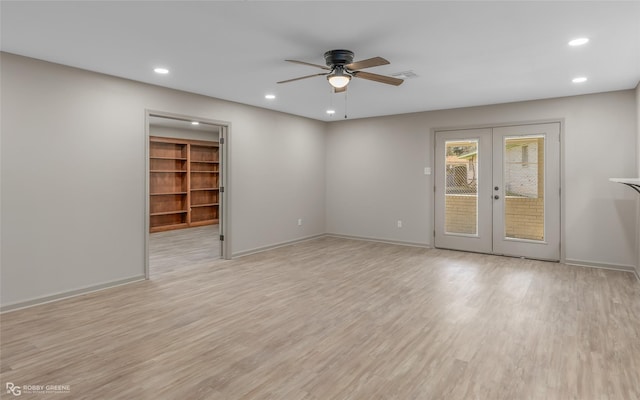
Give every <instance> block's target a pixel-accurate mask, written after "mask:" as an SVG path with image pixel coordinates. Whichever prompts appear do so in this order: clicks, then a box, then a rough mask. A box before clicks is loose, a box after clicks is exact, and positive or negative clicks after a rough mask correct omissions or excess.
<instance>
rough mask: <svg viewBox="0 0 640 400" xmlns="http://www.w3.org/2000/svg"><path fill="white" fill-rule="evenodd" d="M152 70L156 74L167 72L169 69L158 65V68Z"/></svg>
mask: <svg viewBox="0 0 640 400" xmlns="http://www.w3.org/2000/svg"><path fill="white" fill-rule="evenodd" d="M153 72H155V73H156V74H168V73H169V70H168V69H166V68H162V67H158V68H154V69H153Z"/></svg>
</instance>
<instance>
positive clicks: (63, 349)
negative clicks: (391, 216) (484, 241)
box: [0, 237, 640, 400]
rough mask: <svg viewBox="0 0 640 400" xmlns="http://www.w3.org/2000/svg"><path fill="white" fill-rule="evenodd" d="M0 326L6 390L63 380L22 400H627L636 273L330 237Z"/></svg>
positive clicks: (638, 375) (636, 379) (636, 392)
mask: <svg viewBox="0 0 640 400" xmlns="http://www.w3.org/2000/svg"><path fill="white" fill-rule="evenodd" d="M1 322H2V328H1V333H2V336H1V342H2V344H1V357H2V361H1V370H0V372H1V383H2V389H4V386H5V383H6V382H12V383H14V384H16V385H25V384H42V385H47V384H64V385H70V386H71V388H70V389H71V393H69V394H56V395H50V396H49V397H46V396H43V395H33V396H30V395H25V394H23V395H22V396H21V398H35V399H42V398H54V399H154V400H155V399H224V400H236V399H237V400H239V399H243V400H244V399H256V400H257V399H284V400H332V399H336V400H338V399H340V400H344V399H362V400H373V399H398V400H411V399H415V400H418V399H420V400H423V399H424V400H432V399H447V400H455V399H465V400H466V399H483V400H485V399H486V400H500V399H509V400H514V399H545V400H553V399H562V400H567V399H579V400H590V399H594V400H595V399H598V400H604V399H611V400H613V399H616V400H617V399H630V400H634V399H639V398H640V284H639V283H638V282H637V280H636V278H635V277H634V276H633V275H632V274H630V273H625V272H617V271H608V270H599V269H589V268H581V267H572V266H566V265H561V264H555V263H546V262H540V261H532V260H522V259H514V258H503V257H495V256H487V255H479V254H471V253H461V252H454V251H445V250H428V249H422V248H412V247H403V246H396V245H390V244H383V243H373V242H366V241H356V240H347V239H339V238H331V237H325V238H320V239H315V240H310V241H307V242H302V243H297V244H295V245H291V246H286V247H282V248H278V249H274V250H270V251H266V252H262V253H258V254H254V255H249V256H246V257H241V258H238V259H235V260H232V261H223V260H216V261H212V262H209V263H197V264H194V265H191V266H189V265H185V266H183V267H182V268H179V269H178V268H165V269H163V270H160V271H159V272H158V273H152V279H151V280H149V281H144V282H138V283H133V284H129V285H125V286H121V287H117V288H112V289H109V290H104V291H100V292H96V293H92V294H88V295H84V296H79V297H75V298H71V299H67V300H62V301H59V302H55V303H51V304H45V305H41V306H37V307H33V308H29V309H24V310H19V311H15V312H10V313H6V314H3V315H2V316H1ZM2 393H3V394H4V396H7V398H12V397H9V396H10V395H7V394H6V393H5V391H4V390H3V391H2Z"/></svg>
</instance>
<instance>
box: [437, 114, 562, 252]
mask: <svg viewBox="0 0 640 400" xmlns="http://www.w3.org/2000/svg"><path fill="white" fill-rule="evenodd" d="M548 123H556V124H558V125H559V129H560V132H559V142H560V143H559V153H558V157H559V160H558V161H559V171H558V174H559V188H560V196H559V197H560V199H559V201H560V207H559V210H560V216H559V218H560V233H559V246H560V259H559V261H560V263H565V262H566V246H565V245H564V244H565V243H566V236H565V232H566V221H565V215H566V213H565V204H566V201H565V198H566V194H565V191H564V190H562V188H563V187H564V186H565V157H564V149H565V146H564V130H565V126H564V125H565V119H564V118H554V119H540V120H528V121H514V122H502V123H488V124H474V125H462V126H442V127H434V128H431V129H430V131H431V148H432V149H433V153H432V160H434V161H433V171H434V175H433V183H434V190H433V191H430V194H431V196H433V197H431V196H430V197H431V199H432V203H431V204H432V207H433V209H432V210H433V218H432V219H431V221H432V222H431V223H432V230H431V231H432V233H433V236H432V243H433V247H434V248H435V247H436V244H435V243H436V242H435V240H436V223H437V222H436V220H437V210H436V198H437V194H436V190H437V188H436V183H437V182H436V179H437V168H438V165H437V163H436V161H435V160H436V151H437V150H436V145H437V143H436V134H437V133H438V132H443V133H444V132H455V131H463V130H473V129H485V128H489V129H494V128H502V127H510V126H525V125H539V124H548ZM469 251H473V250H469Z"/></svg>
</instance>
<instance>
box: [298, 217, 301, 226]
mask: <svg viewBox="0 0 640 400" xmlns="http://www.w3.org/2000/svg"><path fill="white" fill-rule="evenodd" d="M298 226H302V218H298Z"/></svg>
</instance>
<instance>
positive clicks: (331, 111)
mask: <svg viewBox="0 0 640 400" xmlns="http://www.w3.org/2000/svg"><path fill="white" fill-rule="evenodd" d="M335 113H336V110H327V114H329V115H333V114H335Z"/></svg>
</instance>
